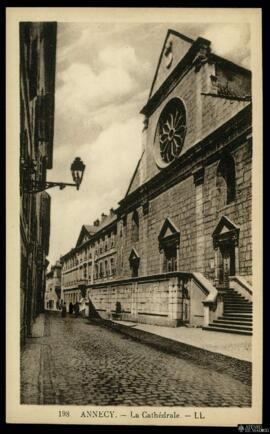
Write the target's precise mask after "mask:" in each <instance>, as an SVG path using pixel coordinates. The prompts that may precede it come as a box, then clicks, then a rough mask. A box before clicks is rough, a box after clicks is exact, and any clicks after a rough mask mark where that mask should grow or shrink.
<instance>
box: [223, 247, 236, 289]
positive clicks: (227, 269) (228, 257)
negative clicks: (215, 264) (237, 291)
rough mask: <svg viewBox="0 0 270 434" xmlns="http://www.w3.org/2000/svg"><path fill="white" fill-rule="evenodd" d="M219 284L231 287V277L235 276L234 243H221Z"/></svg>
mask: <svg viewBox="0 0 270 434" xmlns="http://www.w3.org/2000/svg"><path fill="white" fill-rule="evenodd" d="M219 250H220V261H219V284H220V285H221V286H222V287H224V288H225V287H226V288H227V287H229V277H230V276H234V275H235V246H234V243H233V242H227V243H221V244H220V246H219Z"/></svg>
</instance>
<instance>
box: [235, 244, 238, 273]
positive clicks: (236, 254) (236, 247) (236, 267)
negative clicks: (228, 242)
mask: <svg viewBox="0 0 270 434" xmlns="http://www.w3.org/2000/svg"><path fill="white" fill-rule="evenodd" d="M238 274H239V247H238V244H237V245H235V275H236V276H237V275H238Z"/></svg>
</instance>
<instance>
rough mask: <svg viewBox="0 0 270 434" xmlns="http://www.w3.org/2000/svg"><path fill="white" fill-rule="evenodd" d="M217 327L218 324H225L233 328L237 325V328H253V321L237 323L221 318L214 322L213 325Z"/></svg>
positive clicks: (239, 321)
mask: <svg viewBox="0 0 270 434" xmlns="http://www.w3.org/2000/svg"><path fill="white" fill-rule="evenodd" d="M214 324H215V325H216V324H224V325H229V326H232V325H235V326H239V325H240V326H242V325H243V326H244V327H252V320H249V321H247V320H244V321H241V320H238V321H237V320H235V321H233V320H231V319H226V318H220V319H215V320H214V321H213V325H214Z"/></svg>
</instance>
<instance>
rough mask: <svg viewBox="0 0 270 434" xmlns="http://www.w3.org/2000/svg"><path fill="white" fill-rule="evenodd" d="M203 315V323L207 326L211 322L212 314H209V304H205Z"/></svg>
mask: <svg viewBox="0 0 270 434" xmlns="http://www.w3.org/2000/svg"><path fill="white" fill-rule="evenodd" d="M203 316H204V320H203V325H204V326H205V327H207V326H208V325H209V322H210V314H209V306H208V304H204V305H203Z"/></svg>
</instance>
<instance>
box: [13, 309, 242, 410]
mask: <svg viewBox="0 0 270 434" xmlns="http://www.w3.org/2000/svg"><path fill="white" fill-rule="evenodd" d="M21 368H22V370H21V374H22V375H21V381H22V383H21V401H22V403H24V404H66V405H67V404H69V405H72V404H73V405H87V404H92V405H134V406H136V405H150V406H200V407H203V406H211V407H220V406H241V407H243V406H250V404H251V388H250V387H249V386H248V385H247V384H244V383H243V382H241V381H239V380H238V379H233V378H232V377H231V376H229V375H228V374H227V373H226V372H224V373H219V372H215V371H213V370H209V369H207V368H205V367H201V366H199V364H195V363H194V362H191V361H187V360H184V359H181V358H179V357H176V356H174V355H170V354H166V353H164V352H161V351H158V350H156V349H154V348H151V347H149V346H147V345H144V344H142V343H140V342H136V341H134V340H132V339H130V338H127V337H126V336H123V335H121V334H120V333H117V332H113V331H111V330H108V329H106V328H103V327H101V326H99V325H95V324H88V322H87V320H86V319H82V318H74V317H70V316H68V315H67V317H66V318H61V316H60V314H58V313H57V314H46V319H45V329H44V336H43V337H36V338H31V339H29V340H28V342H27V344H26V346H25V348H24V350H23V352H22V359H21Z"/></svg>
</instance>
